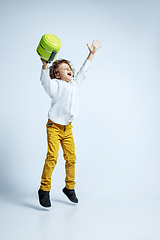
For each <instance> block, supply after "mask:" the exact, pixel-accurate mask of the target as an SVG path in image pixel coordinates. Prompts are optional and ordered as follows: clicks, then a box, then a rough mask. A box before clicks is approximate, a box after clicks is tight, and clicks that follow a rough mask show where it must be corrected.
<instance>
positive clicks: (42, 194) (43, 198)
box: [38, 189, 51, 207]
mask: <svg viewBox="0 0 160 240" xmlns="http://www.w3.org/2000/svg"><path fill="white" fill-rule="evenodd" d="M38 196H39V203H40V204H41V205H42V206H43V207H51V201H50V197H49V192H48V191H43V190H42V189H39V190H38Z"/></svg>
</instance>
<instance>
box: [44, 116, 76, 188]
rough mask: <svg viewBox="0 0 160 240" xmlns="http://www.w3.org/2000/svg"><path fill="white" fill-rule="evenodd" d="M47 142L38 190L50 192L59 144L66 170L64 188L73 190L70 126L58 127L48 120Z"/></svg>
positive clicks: (74, 156)
mask: <svg viewBox="0 0 160 240" xmlns="http://www.w3.org/2000/svg"><path fill="white" fill-rule="evenodd" d="M46 127H47V141H48V152H47V156H46V160H45V164H44V168H43V173H42V177H41V186H40V188H41V189H42V190H43V191H50V189H51V176H52V172H53V169H54V167H55V165H56V163H57V159H58V152H59V144H60V143H61V146H62V149H63V156H64V159H65V161H66V162H65V170H66V179H65V182H66V188H68V189H74V185H75V181H74V180H75V161H76V155H75V144H74V139H73V135H72V130H71V129H72V128H73V127H72V125H71V123H69V124H68V125H66V126H64V125H59V124H57V123H53V122H52V121H51V120H50V119H48V122H47V125H46Z"/></svg>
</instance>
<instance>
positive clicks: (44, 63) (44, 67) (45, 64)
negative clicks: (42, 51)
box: [41, 58, 48, 70]
mask: <svg viewBox="0 0 160 240" xmlns="http://www.w3.org/2000/svg"><path fill="white" fill-rule="evenodd" d="M41 61H42V63H43V66H42V67H43V69H44V70H47V66H48V63H46V61H45V60H44V59H42V58H41Z"/></svg>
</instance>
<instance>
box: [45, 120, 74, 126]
mask: <svg viewBox="0 0 160 240" xmlns="http://www.w3.org/2000/svg"><path fill="white" fill-rule="evenodd" d="M47 123H52V124H54V125H56V126H57V127H59V128H64V127H67V126H70V125H72V122H69V123H68V125H61V124H58V123H54V122H52V121H51V119H49V118H48V122H47Z"/></svg>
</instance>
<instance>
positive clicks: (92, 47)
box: [87, 40, 101, 54]
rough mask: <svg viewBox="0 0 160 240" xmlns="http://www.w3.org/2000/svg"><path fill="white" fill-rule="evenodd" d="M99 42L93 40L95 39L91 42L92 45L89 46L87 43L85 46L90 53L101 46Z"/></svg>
mask: <svg viewBox="0 0 160 240" xmlns="http://www.w3.org/2000/svg"><path fill="white" fill-rule="evenodd" d="M100 44H101V43H100V42H98V40H97V41H96V42H95V40H94V41H93V43H92V46H89V44H87V47H88V49H89V51H90V53H93V54H94V53H95V52H96V51H97V49H99V48H100V47H101V46H100Z"/></svg>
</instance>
